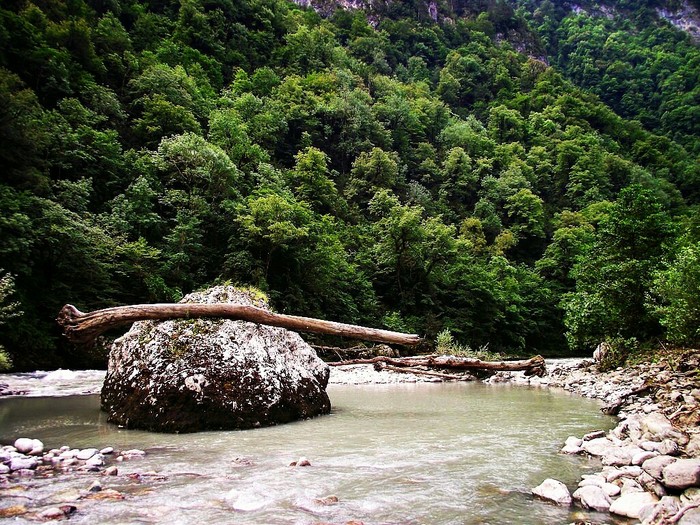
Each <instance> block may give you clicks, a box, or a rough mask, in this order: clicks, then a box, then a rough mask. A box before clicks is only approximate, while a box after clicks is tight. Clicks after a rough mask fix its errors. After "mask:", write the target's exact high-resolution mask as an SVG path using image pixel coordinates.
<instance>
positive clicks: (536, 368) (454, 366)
mask: <svg viewBox="0 0 700 525" xmlns="http://www.w3.org/2000/svg"><path fill="white" fill-rule="evenodd" d="M374 363H384V364H385V365H391V366H394V367H397V368H409V367H416V366H424V367H428V368H439V369H446V370H488V371H493V372H498V371H510V372H515V371H524V372H525V375H528V376H531V375H535V376H539V377H542V376H543V375H545V373H546V372H547V370H546V367H545V362H544V358H543V357H542V356H539V355H538V356H535V357H532V358H530V359H526V360H521V361H482V360H480V359H472V358H467V357H454V356H436V355H429V356H424V357H417V358H416V357H413V358H393V357H385V356H377V357H372V358H369V359H349V360H347V361H340V362H336V363H328V365H330V366H344V365H360V364H374Z"/></svg>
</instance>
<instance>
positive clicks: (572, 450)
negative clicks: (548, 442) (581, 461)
mask: <svg viewBox="0 0 700 525" xmlns="http://www.w3.org/2000/svg"><path fill="white" fill-rule="evenodd" d="M582 444H583V439H580V438H577V437H576V436H569V437H568V438H566V441H565V442H564V446H563V447H562V449H561V453H562V454H580V453H581V452H582V451H583V449H582V448H581V445H582Z"/></svg>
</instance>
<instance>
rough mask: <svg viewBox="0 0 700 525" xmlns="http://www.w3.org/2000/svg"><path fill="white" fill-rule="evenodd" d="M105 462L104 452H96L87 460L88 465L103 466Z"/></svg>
mask: <svg viewBox="0 0 700 525" xmlns="http://www.w3.org/2000/svg"><path fill="white" fill-rule="evenodd" d="M104 464H105V461H104V456H103V455H102V454H99V453H98V454H95V455H94V456H92V457H91V458H90V459H88V460H87V461H86V462H85V465H86V466H88V467H101V466H102V465H104Z"/></svg>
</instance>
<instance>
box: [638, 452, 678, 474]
mask: <svg viewBox="0 0 700 525" xmlns="http://www.w3.org/2000/svg"><path fill="white" fill-rule="evenodd" d="M676 461H678V459H677V458H674V457H671V456H656V457H655V458H650V459H647V460H646V461H645V462H644V463H642V469H644V472H646V473H647V474H649V475H650V476H652V477H653V478H655V479H659V480H660V479H661V478H663V470H664V468H666V467H667V466H668V465H670V464H671V463H674V462H676Z"/></svg>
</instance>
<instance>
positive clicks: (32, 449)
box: [15, 438, 44, 456]
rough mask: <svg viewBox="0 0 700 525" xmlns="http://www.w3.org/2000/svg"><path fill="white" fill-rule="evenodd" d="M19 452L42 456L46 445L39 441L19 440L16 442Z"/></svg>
mask: <svg viewBox="0 0 700 525" xmlns="http://www.w3.org/2000/svg"><path fill="white" fill-rule="evenodd" d="M15 448H16V449H17V452H21V453H22V454H30V455H33V456H34V455H36V456H38V455H40V454H41V453H43V452H44V444H43V443H42V442H41V441H39V440H38V439H30V438H19V439H17V440H15Z"/></svg>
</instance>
